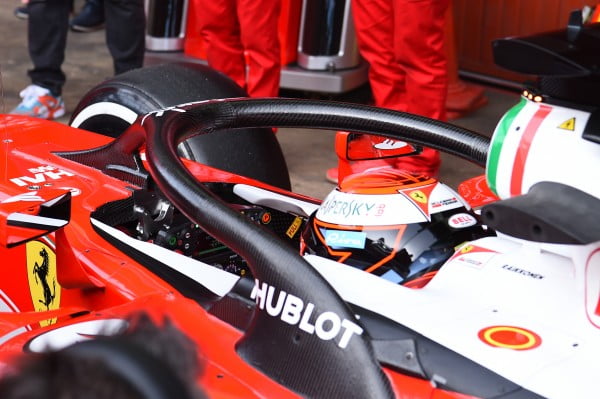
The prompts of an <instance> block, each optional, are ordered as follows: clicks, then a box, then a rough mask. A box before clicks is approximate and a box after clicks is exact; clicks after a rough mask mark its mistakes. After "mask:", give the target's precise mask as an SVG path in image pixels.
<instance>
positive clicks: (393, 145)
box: [336, 132, 421, 161]
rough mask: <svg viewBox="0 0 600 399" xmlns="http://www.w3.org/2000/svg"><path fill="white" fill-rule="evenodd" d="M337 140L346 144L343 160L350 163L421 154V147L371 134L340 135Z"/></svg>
mask: <svg viewBox="0 0 600 399" xmlns="http://www.w3.org/2000/svg"><path fill="white" fill-rule="evenodd" d="M337 140H341V141H343V142H345V145H344V147H345V156H344V157H343V158H345V159H347V160H349V161H364V160H368V159H382V158H394V157H402V156H407V155H417V154H419V153H420V152H421V147H418V146H414V145H412V144H409V143H407V142H405V141H400V140H394V139H389V138H386V137H382V136H374V135H371V134H363V133H345V132H344V133H341V134H340V133H338V137H337ZM339 144H342V143H339ZM337 145H338V143H337V142H336V147H337ZM338 155H339V152H338Z"/></svg>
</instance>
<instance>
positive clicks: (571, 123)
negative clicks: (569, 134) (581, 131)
mask: <svg viewBox="0 0 600 399" xmlns="http://www.w3.org/2000/svg"><path fill="white" fill-rule="evenodd" d="M558 128H559V129H565V130H571V131H574V130H575V118H571V119H569V120H566V121H564V122H563V123H561V124H560V125H558Z"/></svg>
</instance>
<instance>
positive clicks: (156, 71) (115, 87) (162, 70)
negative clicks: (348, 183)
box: [69, 63, 291, 190]
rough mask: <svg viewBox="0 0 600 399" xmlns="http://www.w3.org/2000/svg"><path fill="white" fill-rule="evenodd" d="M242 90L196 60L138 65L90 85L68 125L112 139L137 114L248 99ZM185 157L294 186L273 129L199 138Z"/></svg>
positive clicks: (184, 149)
mask: <svg viewBox="0 0 600 399" xmlns="http://www.w3.org/2000/svg"><path fill="white" fill-rule="evenodd" d="M246 96H247V94H246V93H245V92H244V90H243V89H242V88H240V87H239V86H238V85H237V84H235V83H234V82H233V81H232V80H231V79H229V78H227V77H226V76H224V75H223V74H221V73H219V72H216V71H215V70H213V69H211V68H209V67H207V66H204V65H201V64H195V63H173V64H162V65H155V66H150V67H145V68H141V69H136V70H133V71H130V72H127V73H124V74H121V75H118V76H116V77H114V78H112V79H109V80H107V81H105V82H103V83H101V84H99V85H98V86H96V87H94V88H93V89H91V90H90V91H89V92H88V93H87V94H86V95H85V96H84V97H83V98H82V100H81V101H80V102H79V104H78V105H77V107H76V108H75V111H74V112H73V115H72V116H71V121H70V122H69V124H70V125H71V126H73V127H77V128H80V129H85V130H89V131H93V132H96V133H100V134H104V135H107V136H111V137H117V136H118V135H119V134H121V133H122V132H123V131H124V130H125V129H126V128H127V127H128V126H129V125H130V124H131V123H133V121H135V119H136V118H137V116H138V115H142V114H146V113H148V112H150V111H153V110H156V109H161V108H166V107H170V106H174V105H178V104H183V103H188V102H192V101H201V100H210V99H217V98H232V97H246ZM179 150H180V153H181V155H182V156H184V157H186V158H189V159H191V160H194V161H197V162H200V163H203V164H206V165H210V166H213V167H216V168H219V169H223V170H227V171H229V172H233V173H237V174H240V175H243V176H246V177H250V178H253V179H257V180H260V181H263V182H265V183H269V184H272V185H274V186H277V187H280V188H283V189H287V190H289V189H290V188H291V184H290V178H289V173H288V169H287V165H286V163H285V159H284V157H283V153H282V151H281V147H280V146H279V142H278V141H277V138H276V136H275V134H273V132H272V131H271V129H267V128H253V129H247V128H246V129H236V131H235V133H233V134H206V135H202V136H196V137H193V138H191V139H189V140H187V141H186V142H185V143H182V144H181V145H180V147H179Z"/></svg>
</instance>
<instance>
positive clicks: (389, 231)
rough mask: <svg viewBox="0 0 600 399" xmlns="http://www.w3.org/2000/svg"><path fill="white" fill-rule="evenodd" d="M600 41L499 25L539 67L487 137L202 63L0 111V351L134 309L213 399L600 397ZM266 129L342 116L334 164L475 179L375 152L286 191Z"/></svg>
mask: <svg viewBox="0 0 600 399" xmlns="http://www.w3.org/2000/svg"><path fill="white" fill-rule="evenodd" d="M599 34H600V27H599V26H597V25H592V26H585V27H584V26H581V24H577V23H575V22H573V23H572V24H571V25H570V26H569V28H568V29H567V30H563V31H560V32H551V33H548V34H542V35H536V36H532V37H526V38H513V39H504V40H499V41H497V42H495V43H494V51H495V55H496V61H497V62H498V64H500V65H502V66H505V67H507V68H510V69H513V70H516V71H519V72H524V73H530V74H536V75H539V76H540V79H539V81H538V82H536V83H535V84H533V85H532V86H531V87H528V88H527V90H526V91H524V92H523V96H522V97H521V99H520V102H519V103H518V104H517V105H515V107H513V108H512V109H511V110H509V111H508V112H507V114H506V115H505V116H504V117H503V119H502V120H501V121H500V123H499V124H498V127H497V129H496V131H495V132H494V135H493V137H492V139H491V140H490V139H489V138H487V137H486V136H483V135H480V134H477V133H474V132H471V131H468V130H466V129H462V128H459V127H456V126H453V125H450V124H446V123H442V122H438V121H434V120H430V119H427V118H422V117H419V116H415V115H410V114H406V113H400V112H395V111H390V110H384V109H377V108H374V107H369V106H365V105H357V104H344V103H335V102H327V101H314V100H297V99H245V98H229V99H222V97H242V96H243V93H242V92H240V89H239V88H237V87H235V86H234V85H233V84H232V83H231V82H230V81H229V80H227V79H226V78H224V77H222V76H221V75H219V74H216V73H215V72H214V71H211V70H210V69H208V68H206V67H202V66H198V65H194V66H191V65H165V66H159V67H151V68H147V69H142V70H139V71H133V72H130V73H128V74H124V75H122V76H120V77H116V78H114V79H111V80H109V81H107V82H104V83H102V84H101V85H99V86H98V87H96V88H95V89H93V90H92V91H91V92H90V93H89V94H88V95H87V96H85V97H84V98H83V99H82V101H81V103H80V105H79V106H78V108H77V110H76V111H75V113H74V116H73V119H72V121H71V125H72V126H65V125H61V124H57V123H53V122H47V121H42V120H37V119H29V118H26V117H18V116H12V115H2V116H0V120H1V123H0V126H1V128H0V129H1V130H2V147H1V149H0V157H1V158H2V159H3V165H4V167H3V169H2V175H3V176H2V181H1V184H0V226H1V228H0V253H1V256H2V258H3V259H4V261H3V266H2V267H3V269H4V270H3V273H2V279H1V281H0V310H1V311H2V313H1V314H0V362H1V363H2V365H3V366H4V367H8V365H10V363H11V361H13V359H14V357H15V356H16V355H22V354H23V353H30V352H34V353H35V352H43V351H47V350H60V349H61V348H64V347H67V346H68V345H70V344H73V343H75V342H78V341H81V340H89V339H94V338H95V337H97V336H99V335H106V334H111V333H118V332H119V331H122V329H123V328H124V326H125V325H126V324H127V320H128V317H129V315H131V314H134V313H136V312H140V311H144V312H146V313H148V314H150V315H152V316H153V317H156V318H160V317H168V318H169V319H170V320H172V322H173V323H174V324H175V325H176V326H178V327H179V328H180V329H181V330H182V331H184V332H185V334H187V335H188V336H189V337H190V338H191V339H192V340H193V341H194V342H195V343H196V345H197V347H198V352H199V356H200V358H201V361H202V363H203V372H202V374H201V375H200V376H199V377H198V383H199V384H200V385H201V386H202V388H203V389H204V391H205V392H206V393H207V395H208V396H209V397H215V398H225V397H243V398H259V397H261V398H285V397H323V398H334V397H336V398H337V397H339V398H380V397H381V398H392V397H397V398H408V397H411V398H415V397H419V398H421V397H423V398H438V399H440V398H461V399H466V398H510V399H517V398H541V397H548V398H588V397H594V396H595V395H596V392H597V386H596V384H595V376H596V375H597V374H598V372H599V371H600V368H599V367H598V366H597V364H598V362H597V361H596V354H597V353H600V335H599V330H598V329H599V328H600V305H599V304H600V284H598V281H599V280H600V227H599V226H600V206H599V205H600V188H599V186H598V181H600V172H599V169H598V168H597V167H596V166H595V165H597V164H598V159H600V147H599V145H598V144H600V127H599V123H600V122H599V119H598V115H599V114H598V106H599V105H600V103H599V101H598V96H597V93H598V90H599V89H600V81H599V72H598V70H597V65H600V63H599V62H600V59H599V58H600V55H599V53H598V52H597V51H594V49H595V48H597V46H598V43H599V39H598V35H599ZM515 55H518V56H515ZM540 61H543V62H540ZM198 93H203V94H202V95H203V96H205V100H202V101H197V99H198ZM214 98H221V99H214ZM272 127H304V128H312V129H313V130H314V131H317V130H318V129H333V130H340V131H347V132H352V133H346V134H340V135H338V139H337V142H336V151H337V153H338V155H339V156H340V162H341V164H340V172H341V174H342V175H343V174H344V173H343V171H344V167H345V163H346V162H350V161H357V160H364V159H373V158H385V157H388V156H406V155H410V154H412V153H413V152H414V151H418V147H419V146H428V147H432V148H435V149H439V150H441V151H446V152H448V153H451V154H453V155H456V156H458V157H461V158H463V159H465V160H466V161H470V162H473V163H475V164H478V165H480V166H482V167H485V177H486V182H487V185H486V184H484V183H482V181H481V179H478V180H476V184H470V185H465V186H464V187H463V188H462V189H460V190H459V191H460V192H462V193H463V194H464V195H463V196H461V195H459V194H457V193H456V192H455V191H454V190H453V189H451V188H450V187H447V186H445V185H444V184H442V183H440V182H438V181H437V180H435V179H433V178H430V177H427V176H415V175H409V174H406V173H401V172H398V171H394V170H392V169H389V168H380V169H373V170H368V171H365V172H364V173H361V174H359V175H351V176H347V177H346V178H344V179H342V180H341V182H340V184H339V185H338V187H337V188H336V189H335V190H334V191H332V193H331V194H330V195H328V196H327V197H326V198H325V200H324V201H322V202H321V201H319V200H317V199H313V198H309V197H307V196H303V195H300V194H296V193H293V192H291V191H290V183H289V177H288V176H287V169H286V167H285V160H284V159H283V156H282V155H281V152H280V149H279V147H278V144H277V141H276V137H275V136H274V135H273V134H272V131H271V129H270V128H272ZM92 131H93V132H96V133H93V132H92ZM111 136H114V137H111ZM115 137H116V138H115ZM409 143H410V144H409ZM487 186H489V189H491V191H492V193H490V192H489V190H488V187H487ZM463 197H464V198H463ZM482 198H483V199H485V201H482V200H481V199H482ZM484 202H485V204H483V203H484ZM473 205H477V208H478V209H477V211H474V210H473V208H472V206H473ZM142 366H143V365H141V367H142ZM4 367H3V368H0V372H1V370H3V369H5V368H4Z"/></svg>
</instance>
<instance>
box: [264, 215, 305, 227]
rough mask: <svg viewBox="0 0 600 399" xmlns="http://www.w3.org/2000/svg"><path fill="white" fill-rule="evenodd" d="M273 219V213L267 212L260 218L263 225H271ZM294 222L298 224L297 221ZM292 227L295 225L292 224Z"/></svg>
mask: <svg viewBox="0 0 600 399" xmlns="http://www.w3.org/2000/svg"><path fill="white" fill-rule="evenodd" d="M271 219H272V216H271V212H265V213H263V214H262V216H261V217H260V221H261V223H262V224H269V223H271ZM294 222H296V220H294ZM292 225H293V223H292Z"/></svg>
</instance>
